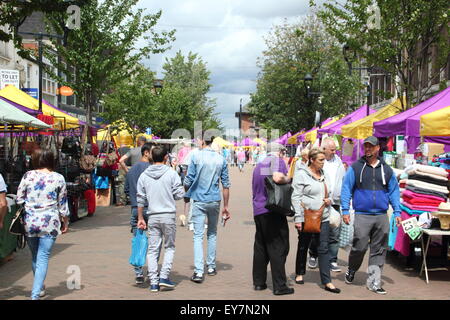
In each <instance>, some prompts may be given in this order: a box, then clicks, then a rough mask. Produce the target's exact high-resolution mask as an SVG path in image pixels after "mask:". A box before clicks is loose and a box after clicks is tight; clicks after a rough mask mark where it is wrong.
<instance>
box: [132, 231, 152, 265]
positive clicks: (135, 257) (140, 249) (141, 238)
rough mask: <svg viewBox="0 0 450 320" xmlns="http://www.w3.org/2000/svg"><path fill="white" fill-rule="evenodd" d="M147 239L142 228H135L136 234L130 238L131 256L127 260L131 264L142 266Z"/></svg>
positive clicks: (145, 254)
mask: <svg viewBox="0 0 450 320" xmlns="http://www.w3.org/2000/svg"><path fill="white" fill-rule="evenodd" d="M147 248H148V239H147V235H146V234H145V233H144V230H142V229H138V230H136V235H135V236H134V237H133V240H131V256H130V259H129V260H128V261H129V262H130V264H131V265H132V266H135V267H142V266H144V265H145V258H146V257H147Z"/></svg>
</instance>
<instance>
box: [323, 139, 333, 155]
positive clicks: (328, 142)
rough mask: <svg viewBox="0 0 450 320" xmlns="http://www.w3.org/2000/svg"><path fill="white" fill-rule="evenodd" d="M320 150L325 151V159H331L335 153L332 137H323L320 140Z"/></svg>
mask: <svg viewBox="0 0 450 320" xmlns="http://www.w3.org/2000/svg"><path fill="white" fill-rule="evenodd" d="M322 150H323V152H324V153H325V159H327V160H331V159H333V157H334V155H335V154H336V143H335V142H334V140H333V139H329V138H327V139H325V140H324V141H323V142H322Z"/></svg>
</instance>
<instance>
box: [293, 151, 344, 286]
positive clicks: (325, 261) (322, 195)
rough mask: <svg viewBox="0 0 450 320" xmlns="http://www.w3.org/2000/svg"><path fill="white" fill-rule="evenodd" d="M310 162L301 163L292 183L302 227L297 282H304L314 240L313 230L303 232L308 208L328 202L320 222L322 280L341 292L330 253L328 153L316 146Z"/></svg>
mask: <svg viewBox="0 0 450 320" xmlns="http://www.w3.org/2000/svg"><path fill="white" fill-rule="evenodd" d="M308 159H309V160H308V164H307V166H305V165H301V164H300V163H299V164H298V166H297V168H296V170H295V174H294V179H293V182H292V186H293V188H294V191H293V193H292V204H293V206H294V209H295V218H294V223H295V228H296V229H297V231H298V248H297V258H296V266H295V273H296V278H295V282H296V283H297V284H303V283H304V280H303V276H304V275H305V270H306V256H307V253H308V248H309V245H310V242H311V238H312V236H313V235H314V234H313V233H306V232H303V227H304V209H303V206H304V207H305V208H307V209H312V210H319V209H320V207H321V206H322V205H323V204H325V209H324V210H323V214H322V223H321V226H320V234H319V238H320V240H319V241H320V242H319V248H318V254H319V271H320V279H321V282H322V284H323V285H324V286H325V290H326V291H330V292H333V293H339V292H341V290H340V289H338V288H336V287H335V286H334V285H333V284H332V283H331V276H330V254H329V251H328V243H329V233H330V223H329V215H330V213H329V210H330V205H331V200H330V188H329V187H327V186H329V185H330V184H329V181H328V178H327V177H326V176H325V174H324V172H323V165H324V163H325V154H324V153H323V151H321V150H319V149H317V148H313V149H311V151H310V152H309V154H308Z"/></svg>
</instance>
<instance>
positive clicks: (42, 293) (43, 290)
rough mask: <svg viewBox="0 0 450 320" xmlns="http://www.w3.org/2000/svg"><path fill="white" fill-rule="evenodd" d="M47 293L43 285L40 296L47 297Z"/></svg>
mask: <svg viewBox="0 0 450 320" xmlns="http://www.w3.org/2000/svg"><path fill="white" fill-rule="evenodd" d="M46 294H47V293H46V292H45V286H43V287H42V289H41V292H39V297H41V298H42V297H45V295H46Z"/></svg>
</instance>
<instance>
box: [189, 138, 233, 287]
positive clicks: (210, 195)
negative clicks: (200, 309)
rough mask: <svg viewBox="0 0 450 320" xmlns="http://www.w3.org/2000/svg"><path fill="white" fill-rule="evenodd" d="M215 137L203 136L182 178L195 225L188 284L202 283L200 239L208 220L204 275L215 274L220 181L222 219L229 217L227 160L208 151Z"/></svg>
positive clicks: (201, 244) (210, 149)
mask: <svg viewBox="0 0 450 320" xmlns="http://www.w3.org/2000/svg"><path fill="white" fill-rule="evenodd" d="M213 140H214V137H203V140H202V143H203V149H201V150H199V151H198V152H196V153H194V154H193V155H192V157H191V162H190V164H189V167H188V173H187V176H186V178H185V179H184V187H185V189H186V190H188V191H187V193H186V197H188V198H191V199H192V200H193V203H192V222H193V223H194V265H195V267H194V274H193V276H192V277H191V281H193V282H196V283H202V282H203V280H204V276H203V274H204V259H203V237H204V233H205V221H206V220H207V221H208V231H207V238H208V249H207V257H206V264H207V267H208V269H207V272H208V275H209V276H214V275H216V274H217V271H216V240H217V222H218V220H219V211H220V200H221V197H220V189H219V180H220V182H222V187H223V209H222V217H223V219H224V220H225V221H226V220H228V219H229V218H230V212H229V211H228V200H229V197H230V193H229V192H230V191H229V190H230V180H229V177H228V166H227V161H226V160H225V159H224V158H223V156H222V155H220V154H218V153H217V152H215V151H214V150H213V149H212V148H211V144H212V141H213Z"/></svg>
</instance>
